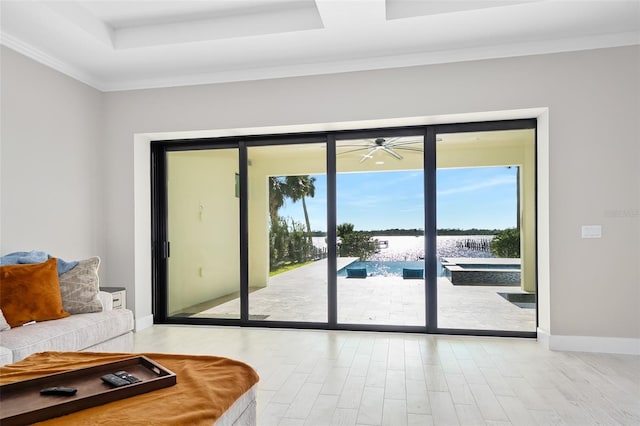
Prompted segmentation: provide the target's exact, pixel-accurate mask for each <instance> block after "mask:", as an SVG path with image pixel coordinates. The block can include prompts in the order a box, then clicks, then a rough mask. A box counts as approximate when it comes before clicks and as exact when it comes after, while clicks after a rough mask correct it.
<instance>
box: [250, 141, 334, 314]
mask: <svg viewBox="0 0 640 426" xmlns="http://www.w3.org/2000/svg"><path fill="white" fill-rule="evenodd" d="M247 158H248V171H247V180H248V197H247V198H248V200H247V201H248V219H249V220H248V225H249V265H248V266H249V283H248V284H249V320H264V321H289V322H317V323H326V322H327V243H326V230H327V205H326V200H327V176H326V144H325V143H306V144H299V143H294V144H291V143H289V144H277V142H274V143H272V144H269V145H266V146H251V147H248V148H247Z"/></svg>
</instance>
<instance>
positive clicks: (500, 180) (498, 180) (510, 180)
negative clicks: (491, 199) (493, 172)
mask: <svg viewBox="0 0 640 426" xmlns="http://www.w3.org/2000/svg"><path fill="white" fill-rule="evenodd" d="M515 183H516V177H515V176H498V177H495V178H492V179H489V180H486V181H483V182H476V183H471V184H467V185H463V186H458V187H455V188H449V189H444V190H442V191H438V196H446V195H453V194H460V193H463V192H473V191H477V190H478V189H485V188H492V187H494V186H501V185H513V184H515Z"/></svg>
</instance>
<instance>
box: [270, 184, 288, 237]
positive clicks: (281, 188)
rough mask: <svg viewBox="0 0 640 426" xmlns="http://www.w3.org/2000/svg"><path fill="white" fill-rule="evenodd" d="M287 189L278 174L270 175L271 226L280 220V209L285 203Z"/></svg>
mask: <svg viewBox="0 0 640 426" xmlns="http://www.w3.org/2000/svg"><path fill="white" fill-rule="evenodd" d="M287 192H288V191H287V189H286V188H285V183H284V182H283V181H282V180H281V179H279V178H278V177H277V176H269V218H270V219H271V226H275V224H276V223H277V221H278V210H279V209H280V207H282V206H283V205H284V199H285V197H286V193H287Z"/></svg>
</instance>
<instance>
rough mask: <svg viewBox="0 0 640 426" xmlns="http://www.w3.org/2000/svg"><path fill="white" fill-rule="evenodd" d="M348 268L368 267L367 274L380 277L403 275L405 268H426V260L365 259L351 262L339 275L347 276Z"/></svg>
mask: <svg viewBox="0 0 640 426" xmlns="http://www.w3.org/2000/svg"><path fill="white" fill-rule="evenodd" d="M439 263H440V262H438V270H440V265H439ZM347 268H349V269H352V268H353V269H357V268H366V269H367V276H379V277H401V276H402V269H403V268H410V269H424V261H422V260H414V261H411V260H403V261H390V260H389V261H382V260H381V261H374V260H365V261H357V262H353V263H350V264H349V265H347V266H345V267H344V268H342V269H340V270H339V271H338V276H339V277H346V276H347Z"/></svg>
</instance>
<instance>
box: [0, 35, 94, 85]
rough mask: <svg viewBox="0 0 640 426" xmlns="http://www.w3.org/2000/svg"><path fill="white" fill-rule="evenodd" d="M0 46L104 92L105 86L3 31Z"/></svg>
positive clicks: (0, 36)
mask: <svg viewBox="0 0 640 426" xmlns="http://www.w3.org/2000/svg"><path fill="white" fill-rule="evenodd" d="M0 45H4V46H6V47H8V48H10V49H12V50H15V51H16V52H18V53H20V54H22V55H24V56H26V57H28V58H31V59H33V60H34V61H36V62H40V63H41V64H43V65H46V66H48V67H49V68H53V69H54V70H56V71H59V72H61V73H62V74H65V75H67V76H69V77H71V78H73V79H75V80H78V81H80V82H81V83H84V84H86V85H88V86H91V87H93V88H94V89H97V90H100V91H102V92H104V91H105V89H104V87H105V85H104V84H102V83H101V82H99V81H98V80H96V79H95V78H93V77H92V76H90V75H89V74H87V73H85V72H83V71H81V70H80V69H78V68H76V67H74V66H72V65H69V64H68V63H66V62H63V61H60V60H58V59H56V58H55V57H53V56H51V55H49V54H47V53H44V52H43V51H41V50H39V49H37V48H35V47H33V46H32V45H30V44H28V43H25V42H24V41H22V40H20V39H18V38H16V37H14V36H12V35H11V34H7V33H6V32H4V31H0Z"/></svg>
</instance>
